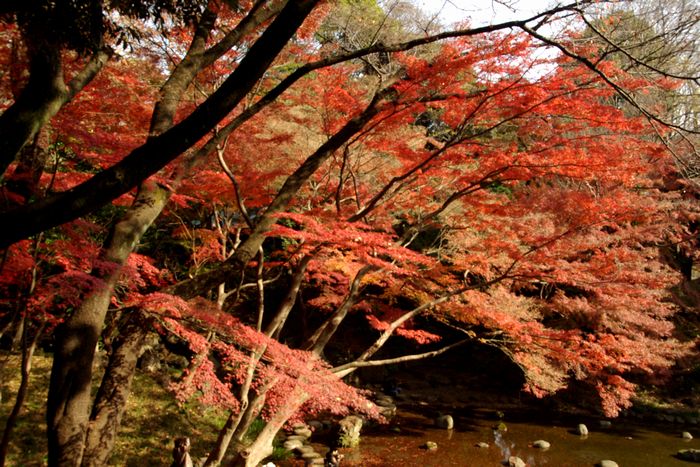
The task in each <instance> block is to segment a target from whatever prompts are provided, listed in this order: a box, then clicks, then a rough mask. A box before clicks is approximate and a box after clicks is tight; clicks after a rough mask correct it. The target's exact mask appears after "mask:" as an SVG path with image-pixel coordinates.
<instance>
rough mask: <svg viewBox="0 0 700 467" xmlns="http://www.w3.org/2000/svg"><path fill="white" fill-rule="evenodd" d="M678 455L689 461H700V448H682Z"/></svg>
mask: <svg viewBox="0 0 700 467" xmlns="http://www.w3.org/2000/svg"><path fill="white" fill-rule="evenodd" d="M676 457H677V458H679V459H681V460H684V461H688V462H700V449H681V450H680V451H678V452H677V453H676Z"/></svg>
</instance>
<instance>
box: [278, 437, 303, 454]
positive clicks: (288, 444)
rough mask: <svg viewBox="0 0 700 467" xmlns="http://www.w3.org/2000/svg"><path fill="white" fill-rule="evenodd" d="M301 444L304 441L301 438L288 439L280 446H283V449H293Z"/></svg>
mask: <svg viewBox="0 0 700 467" xmlns="http://www.w3.org/2000/svg"><path fill="white" fill-rule="evenodd" d="M303 445H304V443H303V442H302V441H301V440H298V439H288V440H286V441H285V442H284V444H283V445H282V446H284V449H286V450H287V451H294V450H295V449H301V447H302V446H303Z"/></svg>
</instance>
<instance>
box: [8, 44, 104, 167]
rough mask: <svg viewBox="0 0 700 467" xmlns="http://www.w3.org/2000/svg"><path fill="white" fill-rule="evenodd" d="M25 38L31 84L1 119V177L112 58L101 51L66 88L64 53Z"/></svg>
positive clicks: (94, 55) (95, 54) (28, 84)
mask: <svg viewBox="0 0 700 467" xmlns="http://www.w3.org/2000/svg"><path fill="white" fill-rule="evenodd" d="M24 38H25V42H26V44H27V48H28V50H29V60H30V65H29V73H30V75H29V81H28V82H27V85H26V86H25V87H24V89H23V90H22V93H21V94H20V96H19V97H18V98H17V100H16V101H15V102H14V104H12V105H11V106H10V107H9V108H8V109H7V110H5V112H3V114H2V115H0V177H2V175H3V174H4V173H5V171H6V170H7V167H8V166H9V165H10V164H11V163H12V162H13V161H14V160H15V158H16V157H17V155H18V154H19V153H20V151H21V150H22V148H23V147H24V146H25V145H27V144H28V143H29V142H31V141H33V140H34V138H35V137H36V135H37V134H38V133H39V130H41V128H42V127H43V126H44V125H45V124H46V123H47V122H48V121H49V120H50V119H51V118H52V117H53V116H54V115H56V113H57V112H58V111H59V110H60V109H61V107H63V106H64V105H65V104H66V103H67V102H69V101H70V100H71V99H72V98H73V97H74V96H75V95H76V94H77V93H78V92H80V90H81V89H83V88H84V87H85V86H86V85H87V84H88V83H90V81H92V79H93V78H94V77H95V76H96V75H97V73H98V72H99V71H100V70H101V69H102V68H103V67H104V65H105V64H106V63H107V61H108V60H109V58H110V57H111V55H112V51H111V50H110V49H107V48H103V49H101V50H98V51H97V52H95V53H94V54H93V56H92V57H91V59H90V60H89V61H88V62H87V64H86V65H85V67H83V69H82V70H81V71H80V73H78V74H77V75H76V76H75V77H74V78H73V79H72V80H71V81H70V83H69V84H68V85H66V83H65V82H64V80H63V66H62V62H61V50H60V49H58V48H56V47H53V46H49V45H47V44H46V43H45V42H41V43H40V44H35V43H34V41H33V39H32V33H31V31H30V32H27V33H25V34H24Z"/></svg>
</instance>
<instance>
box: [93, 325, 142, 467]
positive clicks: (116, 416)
mask: <svg viewBox="0 0 700 467" xmlns="http://www.w3.org/2000/svg"><path fill="white" fill-rule="evenodd" d="M147 336H148V330H147V328H146V327H145V325H144V323H141V322H139V320H134V322H133V323H129V324H127V326H126V329H125V330H124V331H123V333H122V334H121V335H120V336H119V339H118V342H117V343H116V345H115V347H114V350H113V352H112V355H111V356H110V359H109V365H108V366H107V369H106V371H105V375H104V377H103V378H102V384H101V385H100V389H99V390H98V391H97V395H96V396H95V404H94V406H93V409H92V415H91V417H90V423H89V427H88V432H87V438H86V442H85V453H84V454H83V460H82V465H83V466H89V467H99V466H103V465H107V461H108V460H109V456H110V454H111V453H112V449H113V448H114V441H115V440H116V437H117V431H118V429H119V425H120V423H121V419H122V416H123V415H124V411H125V410H126V401H127V398H128V397H129V394H130V393H131V383H132V381H133V379H134V374H135V373H136V364H137V362H138V359H139V357H140V356H141V354H142V353H143V346H144V344H145V341H146V337H147Z"/></svg>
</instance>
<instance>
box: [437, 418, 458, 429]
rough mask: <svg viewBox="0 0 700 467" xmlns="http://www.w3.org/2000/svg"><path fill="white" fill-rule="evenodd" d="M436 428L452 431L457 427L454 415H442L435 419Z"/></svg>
mask: <svg viewBox="0 0 700 467" xmlns="http://www.w3.org/2000/svg"><path fill="white" fill-rule="evenodd" d="M435 426H436V427H438V428H444V429H445V430H451V429H453V428H454V427H455V421H454V419H453V418H452V415H440V416H439V417H438V418H436V419H435Z"/></svg>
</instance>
